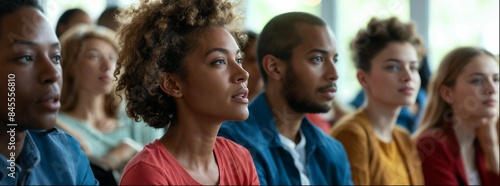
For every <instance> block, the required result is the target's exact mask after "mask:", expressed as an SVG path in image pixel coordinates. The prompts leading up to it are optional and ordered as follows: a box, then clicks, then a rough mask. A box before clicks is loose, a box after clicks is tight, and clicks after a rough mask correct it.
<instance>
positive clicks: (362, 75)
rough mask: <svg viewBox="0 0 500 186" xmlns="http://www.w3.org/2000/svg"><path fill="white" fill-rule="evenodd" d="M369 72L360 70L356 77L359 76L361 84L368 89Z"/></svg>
mask: <svg viewBox="0 0 500 186" xmlns="http://www.w3.org/2000/svg"><path fill="white" fill-rule="evenodd" d="M367 75H368V74H367V73H366V72H365V71H363V70H358V72H357V73H356V78H358V82H359V84H360V85H361V87H363V89H365V90H366V89H368V88H369V87H368V81H367V78H368V77H367Z"/></svg>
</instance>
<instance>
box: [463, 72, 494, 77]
mask: <svg viewBox="0 0 500 186" xmlns="http://www.w3.org/2000/svg"><path fill="white" fill-rule="evenodd" d="M471 76H487V75H486V74H484V73H481V72H474V73H472V74H470V75H469V77H471ZM493 76H498V73H495V74H493Z"/></svg>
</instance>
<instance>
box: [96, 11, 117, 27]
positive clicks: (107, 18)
mask: <svg viewBox="0 0 500 186" xmlns="http://www.w3.org/2000/svg"><path fill="white" fill-rule="evenodd" d="M118 11H119V9H118V7H116V6H112V7H108V8H106V10H104V11H103V12H102V14H101V15H100V16H99V18H98V19H97V25H101V26H105V27H108V28H109V29H111V30H114V31H118V27H119V25H118V22H117V21H116V15H117V14H118V13H119V12H118Z"/></svg>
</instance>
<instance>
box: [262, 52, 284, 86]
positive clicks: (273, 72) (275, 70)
mask: <svg viewBox="0 0 500 186" xmlns="http://www.w3.org/2000/svg"><path fill="white" fill-rule="evenodd" d="M262 67H263V68H264V72H265V73H266V75H267V77H268V78H269V79H273V80H281V78H282V75H283V72H284V71H283V70H284V69H283V68H284V67H283V64H281V62H280V59H278V58H276V57H274V56H273V55H266V56H264V58H263V59H262Z"/></svg>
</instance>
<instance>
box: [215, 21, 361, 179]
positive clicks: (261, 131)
mask: <svg viewBox="0 0 500 186" xmlns="http://www.w3.org/2000/svg"><path fill="white" fill-rule="evenodd" d="M337 55H338V54H337V46H336V42H335V38H334V35H333V33H332V32H331V30H330V29H329V28H328V26H327V25H326V23H325V22H324V21H323V20H321V18H319V17H317V16H314V15H311V14H308V13H302V12H290V13H285V14H281V15H278V16H276V17H274V18H272V19H271V20H270V21H269V22H268V23H267V24H266V26H265V27H264V30H263V31H262V33H261V34H260V36H259V40H258V42H257V59H258V60H259V68H260V71H261V72H263V73H262V77H263V80H264V83H265V90H264V92H262V93H261V94H259V95H258V96H257V98H255V100H254V101H253V102H252V103H251V104H250V106H249V110H250V116H249V117H248V119H246V120H245V121H243V122H225V123H224V124H223V125H222V127H221V129H220V131H219V135H220V136H223V137H225V138H228V139H231V140H234V141H235V142H237V143H239V144H240V145H243V146H245V147H246V148H247V149H248V150H249V151H250V153H251V154H252V157H253V160H254V162H255V166H256V168H257V173H258V175H259V180H260V183H261V184H263V185H267V184H269V185H309V184H313V185H339V184H340V185H345V184H352V181H351V170H350V168H349V163H348V160H347V155H346V153H345V150H344V148H343V147H342V145H341V144H340V143H339V142H338V141H336V140H334V139H332V138H331V137H329V136H327V135H326V134H325V133H323V132H322V131H321V130H320V129H319V128H317V127H316V126H314V125H313V124H312V123H311V122H310V121H309V120H308V119H307V118H305V114H306V113H309V112H311V113H324V112H327V111H329V110H330V108H331V102H332V100H333V98H334V94H335V92H336V91H337V89H336V85H335V83H336V81H337V79H338V74H337V70H336V67H335V61H336V60H337Z"/></svg>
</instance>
